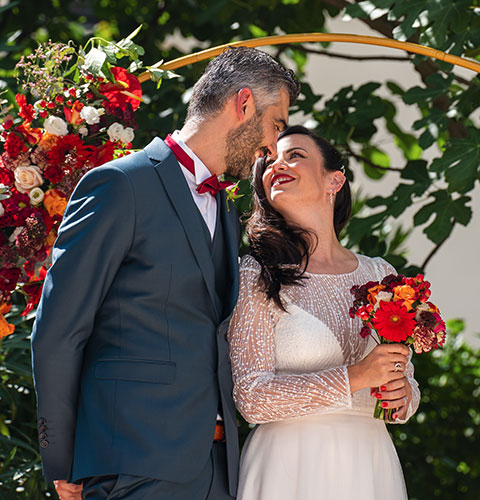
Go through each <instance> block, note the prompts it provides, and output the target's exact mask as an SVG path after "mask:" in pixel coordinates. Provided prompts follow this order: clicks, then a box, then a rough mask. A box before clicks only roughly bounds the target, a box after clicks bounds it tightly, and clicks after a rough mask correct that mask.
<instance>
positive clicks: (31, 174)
mask: <svg viewBox="0 0 480 500" xmlns="http://www.w3.org/2000/svg"><path fill="white" fill-rule="evenodd" d="M14 175H15V186H16V188H17V189H18V190H19V191H20V192H21V193H26V192H28V191H30V190H31V189H33V188H36V187H38V186H41V185H42V184H43V177H42V171H41V170H40V168H39V167H37V166H36V165H28V166H20V167H17V168H16V169H15V172H14Z"/></svg>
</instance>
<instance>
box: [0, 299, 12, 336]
mask: <svg viewBox="0 0 480 500" xmlns="http://www.w3.org/2000/svg"><path fill="white" fill-rule="evenodd" d="M2 307H3V305H2ZM14 331H15V326H14V325H11V324H10V323H8V321H7V320H6V319H5V317H4V316H3V314H1V313H0V339H3V337H6V336H7V335H11V334H12V333H13V332H14Z"/></svg>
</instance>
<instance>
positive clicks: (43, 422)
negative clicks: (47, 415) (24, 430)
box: [38, 418, 47, 425]
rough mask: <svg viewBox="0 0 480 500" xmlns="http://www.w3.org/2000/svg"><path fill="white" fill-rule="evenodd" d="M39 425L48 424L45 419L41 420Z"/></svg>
mask: <svg viewBox="0 0 480 500" xmlns="http://www.w3.org/2000/svg"><path fill="white" fill-rule="evenodd" d="M38 423H39V425H45V424H46V423H47V421H46V420H45V419H44V418H39V419H38Z"/></svg>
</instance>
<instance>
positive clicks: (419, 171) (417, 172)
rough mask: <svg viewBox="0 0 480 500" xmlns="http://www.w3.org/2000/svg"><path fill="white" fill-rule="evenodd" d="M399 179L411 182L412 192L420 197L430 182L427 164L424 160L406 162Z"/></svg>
mask: <svg viewBox="0 0 480 500" xmlns="http://www.w3.org/2000/svg"><path fill="white" fill-rule="evenodd" d="M400 177H402V179H408V180H412V181H413V185H412V187H413V192H414V194H415V195H417V196H421V195H422V194H423V193H424V192H425V191H426V190H427V189H428V188H429V186H430V184H431V182H432V180H431V179H430V175H429V173H428V164H427V162H426V161H425V160H410V161H409V162H407V164H406V165H405V167H404V169H403V170H402V173H401V174H400Z"/></svg>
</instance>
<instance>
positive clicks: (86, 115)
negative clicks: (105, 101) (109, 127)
mask: <svg viewBox="0 0 480 500" xmlns="http://www.w3.org/2000/svg"><path fill="white" fill-rule="evenodd" d="M102 111H103V110H99V109H97V108H94V107H93V106H84V107H83V108H82V111H80V116H81V117H82V118H83V119H84V120H85V121H86V122H87V123H88V124H89V125H95V123H98V122H99V121H100V116H102V115H103V113H102Z"/></svg>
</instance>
